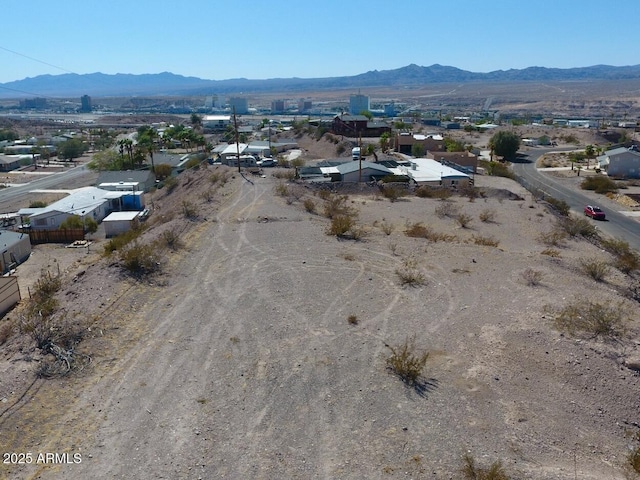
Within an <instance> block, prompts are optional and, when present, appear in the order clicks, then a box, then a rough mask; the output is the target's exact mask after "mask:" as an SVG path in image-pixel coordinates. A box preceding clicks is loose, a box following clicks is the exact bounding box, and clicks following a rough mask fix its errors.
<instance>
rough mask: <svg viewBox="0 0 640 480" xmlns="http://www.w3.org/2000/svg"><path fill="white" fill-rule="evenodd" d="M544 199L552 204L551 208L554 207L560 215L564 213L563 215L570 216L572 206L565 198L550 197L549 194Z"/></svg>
mask: <svg viewBox="0 0 640 480" xmlns="http://www.w3.org/2000/svg"><path fill="white" fill-rule="evenodd" d="M544 199H545V200H546V201H547V203H548V204H549V205H551V208H553V209H554V210H555V211H556V212H558V213H559V214H560V215H562V216H563V217H568V216H569V213H570V211H571V207H569V204H568V203H567V202H565V201H564V200H559V199H557V198H554V197H548V196H547V197H544Z"/></svg>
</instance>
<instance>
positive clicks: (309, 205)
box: [303, 198, 316, 213]
mask: <svg viewBox="0 0 640 480" xmlns="http://www.w3.org/2000/svg"><path fill="white" fill-rule="evenodd" d="M303 205H304V209H305V210H306V211H307V212H309V213H316V202H314V201H313V200H311V199H310V198H307V199H305V201H304V203H303Z"/></svg>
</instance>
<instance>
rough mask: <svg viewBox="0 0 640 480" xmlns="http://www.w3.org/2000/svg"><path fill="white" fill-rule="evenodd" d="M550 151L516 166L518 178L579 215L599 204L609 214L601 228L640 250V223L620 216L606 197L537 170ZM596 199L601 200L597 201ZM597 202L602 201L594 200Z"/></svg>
mask: <svg viewBox="0 0 640 480" xmlns="http://www.w3.org/2000/svg"><path fill="white" fill-rule="evenodd" d="M554 150H557V149H554ZM549 151H551V150H548V149H539V150H535V151H532V152H531V153H529V156H528V158H527V159H526V160H528V161H523V162H521V163H514V164H513V171H514V172H515V173H516V175H518V176H519V177H521V178H523V179H524V180H526V182H527V183H529V184H530V185H532V186H534V187H536V188H538V189H540V190H542V191H544V192H545V193H546V194H548V195H549V196H552V197H554V198H557V199H558V200H564V201H565V202H567V203H568V204H569V206H570V207H571V210H572V211H573V212H575V213H576V214H578V215H582V211H583V208H584V206H585V205H589V204H592V203H594V202H595V203H599V204H600V205H602V206H603V207H604V208H605V210H606V213H607V221H605V222H598V223H597V226H598V228H599V229H600V230H602V231H603V232H604V233H606V234H608V235H610V236H612V237H614V238H620V239H623V240H625V241H626V242H628V243H629V245H630V246H631V247H633V248H635V249H637V250H640V222H638V221H636V220H634V219H632V218H629V217H627V216H625V215H623V214H621V213H619V211H620V209H621V208H620V207H618V210H616V209H615V207H614V205H615V204H614V203H613V202H610V201H609V200H608V199H606V198H605V197H603V196H602V195H597V194H594V193H592V192H587V191H585V192H581V191H578V190H576V189H574V188H571V187H569V186H566V185H564V184H563V183H562V182H560V181H558V180H556V179H555V178H553V177H552V176H550V175H546V174H544V173H541V172H540V171H538V169H536V166H535V164H536V160H537V159H538V158H540V157H541V156H542V155H543V154H545V153H547V152H549ZM594 195H597V196H596V197H594ZM594 198H597V199H598V200H594ZM607 207H608V208H607Z"/></svg>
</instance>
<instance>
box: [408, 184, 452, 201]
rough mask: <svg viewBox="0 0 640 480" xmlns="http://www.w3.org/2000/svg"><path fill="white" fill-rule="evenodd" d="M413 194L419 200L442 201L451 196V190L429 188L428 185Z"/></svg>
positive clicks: (417, 189)
mask: <svg viewBox="0 0 640 480" xmlns="http://www.w3.org/2000/svg"><path fill="white" fill-rule="evenodd" d="M415 194H416V195H417V196H418V197H421V198H439V199H442V200H444V199H447V198H449V197H451V195H452V193H451V190H449V189H448V188H442V187H430V186H428V185H423V186H421V187H418V188H416V190H415Z"/></svg>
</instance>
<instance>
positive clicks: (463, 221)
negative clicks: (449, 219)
mask: <svg viewBox="0 0 640 480" xmlns="http://www.w3.org/2000/svg"><path fill="white" fill-rule="evenodd" d="M471 220H472V218H471V215H468V214H466V213H459V214H458V215H456V222H458V225H460V226H461V227H462V228H468V227H469V224H470V223H471Z"/></svg>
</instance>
